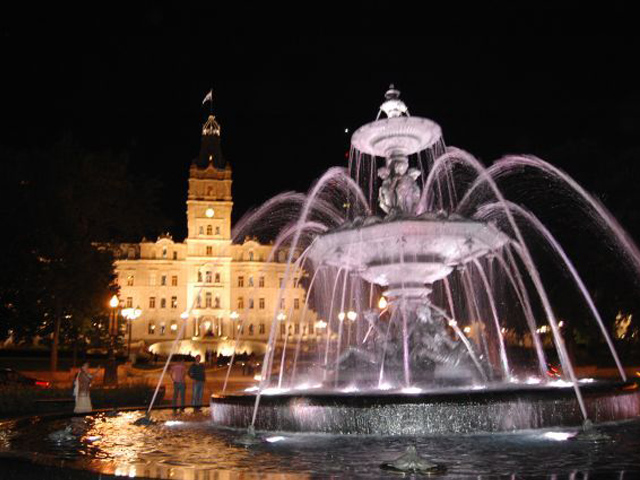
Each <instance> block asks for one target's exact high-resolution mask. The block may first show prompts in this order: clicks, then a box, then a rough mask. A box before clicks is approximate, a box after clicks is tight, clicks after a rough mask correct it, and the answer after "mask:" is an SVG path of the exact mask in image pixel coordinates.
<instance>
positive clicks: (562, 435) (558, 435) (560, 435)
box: [542, 432, 576, 442]
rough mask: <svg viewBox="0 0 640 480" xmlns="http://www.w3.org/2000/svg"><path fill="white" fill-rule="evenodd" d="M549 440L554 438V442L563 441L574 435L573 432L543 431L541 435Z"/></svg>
mask: <svg viewBox="0 0 640 480" xmlns="http://www.w3.org/2000/svg"><path fill="white" fill-rule="evenodd" d="M542 436H543V437H544V438H548V439H549V440H555V441H556V442H564V441H566V440H569V439H570V438H573V437H575V436H576V433H575V432H545V433H544V434H543V435H542Z"/></svg>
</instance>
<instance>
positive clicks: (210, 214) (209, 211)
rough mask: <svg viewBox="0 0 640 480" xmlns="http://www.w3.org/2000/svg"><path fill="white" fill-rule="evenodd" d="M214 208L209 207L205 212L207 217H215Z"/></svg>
mask: <svg viewBox="0 0 640 480" xmlns="http://www.w3.org/2000/svg"><path fill="white" fill-rule="evenodd" d="M213 213H214V212H213V208H207V210H206V211H205V212H204V214H205V215H206V216H207V218H211V217H213Z"/></svg>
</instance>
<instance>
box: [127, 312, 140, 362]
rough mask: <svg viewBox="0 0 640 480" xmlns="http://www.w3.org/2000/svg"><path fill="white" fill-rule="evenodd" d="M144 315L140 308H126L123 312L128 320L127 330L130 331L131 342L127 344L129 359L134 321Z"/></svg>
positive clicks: (128, 356) (129, 356)
mask: <svg viewBox="0 0 640 480" xmlns="http://www.w3.org/2000/svg"><path fill="white" fill-rule="evenodd" d="M140 315H142V310H140V307H136V308H125V309H123V310H122V316H123V317H124V318H126V319H127V329H128V330H129V332H128V333H129V340H128V342H127V358H131V330H132V324H133V321H134V320H135V319H136V318H139V317H140Z"/></svg>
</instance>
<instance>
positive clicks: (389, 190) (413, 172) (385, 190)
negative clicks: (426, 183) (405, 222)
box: [378, 157, 420, 217]
mask: <svg viewBox="0 0 640 480" xmlns="http://www.w3.org/2000/svg"><path fill="white" fill-rule="evenodd" d="M378 176H379V177H380V178H381V179H382V180H383V182H382V185H381V186H380V190H379V193H378V198H379V204H380V208H382V210H384V212H385V213H387V217H395V216H398V215H411V214H413V213H414V212H415V209H416V207H417V205H418V202H419V201H420V187H419V186H418V184H417V182H416V180H417V179H418V177H419V176H420V171H419V170H417V169H415V168H409V161H408V159H407V157H391V158H388V159H387V165H386V166H385V167H381V168H379V169H378Z"/></svg>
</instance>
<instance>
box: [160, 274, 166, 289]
mask: <svg viewBox="0 0 640 480" xmlns="http://www.w3.org/2000/svg"><path fill="white" fill-rule="evenodd" d="M166 284H167V276H166V275H162V276H161V277H160V285H162V286H163V287H164V286H165V285H166Z"/></svg>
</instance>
